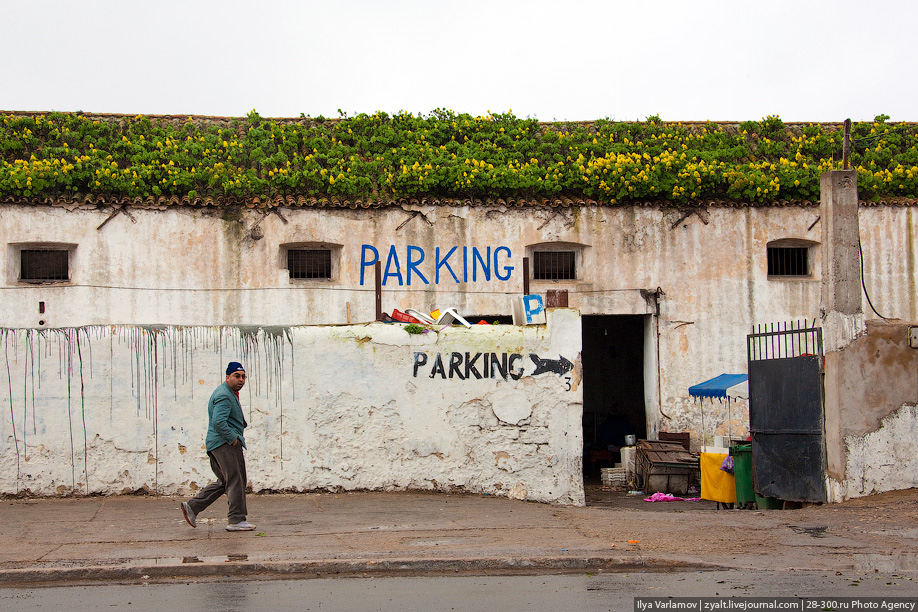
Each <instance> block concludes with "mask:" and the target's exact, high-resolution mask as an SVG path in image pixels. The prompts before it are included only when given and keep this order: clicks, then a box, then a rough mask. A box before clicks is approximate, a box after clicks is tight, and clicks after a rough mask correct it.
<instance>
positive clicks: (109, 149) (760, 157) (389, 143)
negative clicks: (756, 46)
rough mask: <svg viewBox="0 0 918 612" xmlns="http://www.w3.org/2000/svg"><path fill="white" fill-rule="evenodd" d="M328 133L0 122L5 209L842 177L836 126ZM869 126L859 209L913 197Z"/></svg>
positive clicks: (631, 193) (647, 192)
mask: <svg viewBox="0 0 918 612" xmlns="http://www.w3.org/2000/svg"><path fill="white" fill-rule="evenodd" d="M339 115H340V117H339V118H338V119H326V118H323V117H317V118H314V119H313V118H309V117H302V118H297V119H289V120H278V119H270V118H264V117H261V116H260V115H258V113H257V112H256V111H255V110H252V111H251V112H250V113H248V115H247V116H246V117H244V118H239V119H234V120H223V119H206V118H197V119H192V118H187V119H174V118H151V117H145V116H142V115H140V116H136V117H128V116H116V117H112V116H105V117H100V118H94V117H91V116H88V115H86V114H82V113H48V114H43V115H36V114H14V113H9V114H3V115H0V196H13V197H14V198H35V197H42V198H52V199H53V198H56V197H67V196H70V195H73V194H78V193H79V194H97V195H109V196H119V197H130V198H144V197H148V196H151V195H152V196H160V195H164V196H177V197H188V198H191V199H194V198H199V197H224V196H235V197H238V198H248V199H254V198H261V199H262V200H265V199H269V198H274V197H277V196H307V197H315V198H329V197H342V198H347V199H352V200H353V199H361V200H365V201H383V202H385V201H388V200H391V199H393V198H402V197H412V196H421V195H434V196H437V197H445V198H461V199H465V198H485V197H502V198H518V199H524V198H529V199H538V198H550V197H554V196H557V195H562V194H564V195H568V196H571V197H578V198H586V199H593V200H595V201H597V202H598V203H601V204H617V203H627V202H634V201H647V200H652V201H663V202H670V203H673V204H684V203H689V202H697V201H701V200H710V199H728V200H739V201H748V202H772V201H778V200H813V201H815V200H816V199H818V197H819V176H820V174H821V173H822V172H825V171H826V170H830V169H836V168H839V167H840V159H841V152H842V140H843V138H842V132H841V126H840V125H834V124H833V125H825V124H806V125H802V124H794V125H787V124H785V123H784V122H783V121H782V120H781V119H780V118H779V117H777V116H768V117H764V118H762V119H761V120H760V121H746V122H743V123H741V124H739V125H738V126H737V125H720V124H715V123H710V122H708V123H690V124H686V123H677V122H669V123H667V122H664V121H662V120H661V119H660V117H658V116H656V115H653V116H650V117H648V118H647V120H646V121H638V122H616V121H611V120H609V119H600V120H596V121H592V122H577V123H568V122H556V123H548V124H546V123H540V122H538V121H537V120H535V119H531V118H519V117H516V116H515V115H513V113H512V111H510V112H507V113H488V114H487V115H486V116H482V117H476V116H472V115H468V114H460V113H455V112H453V111H451V110H445V109H436V110H434V111H433V112H431V113H430V114H428V115H413V114H410V113H397V114H394V115H389V114H387V113H383V112H377V113H374V114H372V115H368V114H358V115H356V116H353V117H349V116H347V114H345V113H343V112H342V113H339ZM888 119H889V117H888V116H886V115H878V116H877V117H876V118H875V120H874V121H872V122H858V123H855V124H854V125H853V129H852V134H851V137H852V140H851V144H852V155H851V163H852V167H853V168H855V169H856V170H857V172H858V188H859V192H860V195H861V197H863V198H867V199H870V198H873V199H879V198H881V197H896V196H901V197H908V198H915V197H918V126H916V125H915V124H908V123H889V122H888Z"/></svg>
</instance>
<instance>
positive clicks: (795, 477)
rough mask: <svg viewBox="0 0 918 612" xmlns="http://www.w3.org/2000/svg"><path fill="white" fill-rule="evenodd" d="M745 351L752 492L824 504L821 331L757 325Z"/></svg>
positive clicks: (810, 327)
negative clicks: (747, 375)
mask: <svg viewBox="0 0 918 612" xmlns="http://www.w3.org/2000/svg"><path fill="white" fill-rule="evenodd" d="M746 352H747V358H748V362H749V426H750V431H751V433H752V465H753V486H754V488H755V492H756V493H757V494H759V495H760V496H762V497H776V498H778V499H782V500H785V501H798V502H825V501H826V499H827V498H826V485H825V482H826V451H825V416H824V415H825V413H824V410H823V380H822V379H823V354H822V329H820V328H818V327H816V322H815V320H814V321H813V324H812V326H807V325H806V324H804V323H797V324H796V325H795V324H794V323H793V322H792V323H790V324H787V323H785V324H784V326H783V329H782V326H781V324H778V325H777V326H775V325H774V324H771V325H770V326H762V325H759V326H758V329H757V330H756V329H754V330H753V333H752V334H750V335H748V336H747V337H746Z"/></svg>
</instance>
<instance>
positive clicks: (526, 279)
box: [523, 257, 529, 295]
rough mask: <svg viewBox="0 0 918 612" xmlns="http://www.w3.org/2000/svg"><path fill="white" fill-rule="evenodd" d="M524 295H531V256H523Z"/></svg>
mask: <svg viewBox="0 0 918 612" xmlns="http://www.w3.org/2000/svg"><path fill="white" fill-rule="evenodd" d="M523 295H529V258H528V257H524V258H523Z"/></svg>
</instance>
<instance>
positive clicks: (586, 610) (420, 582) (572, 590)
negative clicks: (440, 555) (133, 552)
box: [0, 570, 918, 612]
mask: <svg viewBox="0 0 918 612" xmlns="http://www.w3.org/2000/svg"><path fill="white" fill-rule="evenodd" d="M777 596H783V597H796V598H818V599H823V600H825V601H826V602H836V606H835V607H832V606H831V605H830V606H825V605H819V606H817V607H814V608H810V609H819V610H822V609H839V610H845V609H863V607H854V606H850V605H847V604H849V603H850V600H848V599H846V598H857V600H858V601H861V602H863V601H864V598H868V597H882V598H884V600H885V601H887V602H896V603H904V604H906V607H904V608H903V609H906V610H907V609H910V608H909V607H908V606H910V605H912V606H913V605H914V604H915V602H918V573H885V572H874V571H866V572H864V571H862V572H855V571H851V572H843V573H836V572H831V571H749V570H728V571H683V572H642V571H638V572H624V573H608V574H605V573H601V574H588V573H575V574H560V575H558V574H556V575H543V576H475V577H473V576H435V577H414V578H407V577H397V578H379V577H367V578H359V577H356V578H338V579H310V580H260V581H237V580H220V579H213V580H207V581H201V582H175V583H157V584H139V585H112V584H98V585H91V586H75V587H63V586H57V587H40V588H3V589H0V609H2V610H16V611H19V610H52V609H58V610H60V609H72V610H129V611H130V612H146V611H151V612H152V611H157V612H159V611H161V610H180V611H193V610H239V611H243V610H245V611H260V610H264V611H270V612H282V611H285V610H297V611H312V610H319V611H322V612H345V611H347V612H353V611H385V612H390V611H391V612H395V611H398V612H407V611H412V610H417V611H423V612H436V611H441V610H449V611H460V612H477V611H481V612H507V611H517V610H519V611H523V610H525V611H527V612H543V611H544V612H558V611H559V610H569V611H577V612H592V611H599V610H615V611H618V610H634V609H635V598H636V597H641V598H651V597H660V598H669V597H684V598H702V597H704V598H732V600H733V603H734V604H736V603H738V602H742V601H743V598H747V597H757V598H760V597H761V598H765V597H768V598H772V597H777ZM733 609H737V608H733ZM799 609H807V608H805V607H801V608H799ZM911 609H915V608H911Z"/></svg>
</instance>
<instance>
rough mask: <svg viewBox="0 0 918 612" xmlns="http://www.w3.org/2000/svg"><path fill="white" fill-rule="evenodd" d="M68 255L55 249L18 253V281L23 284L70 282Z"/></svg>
mask: <svg viewBox="0 0 918 612" xmlns="http://www.w3.org/2000/svg"><path fill="white" fill-rule="evenodd" d="M69 259H70V254H69V252H68V251H66V250H57V249H22V250H21V251H19V280H20V281H21V282H24V283H55V282H66V281H69V280H70V270H69Z"/></svg>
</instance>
